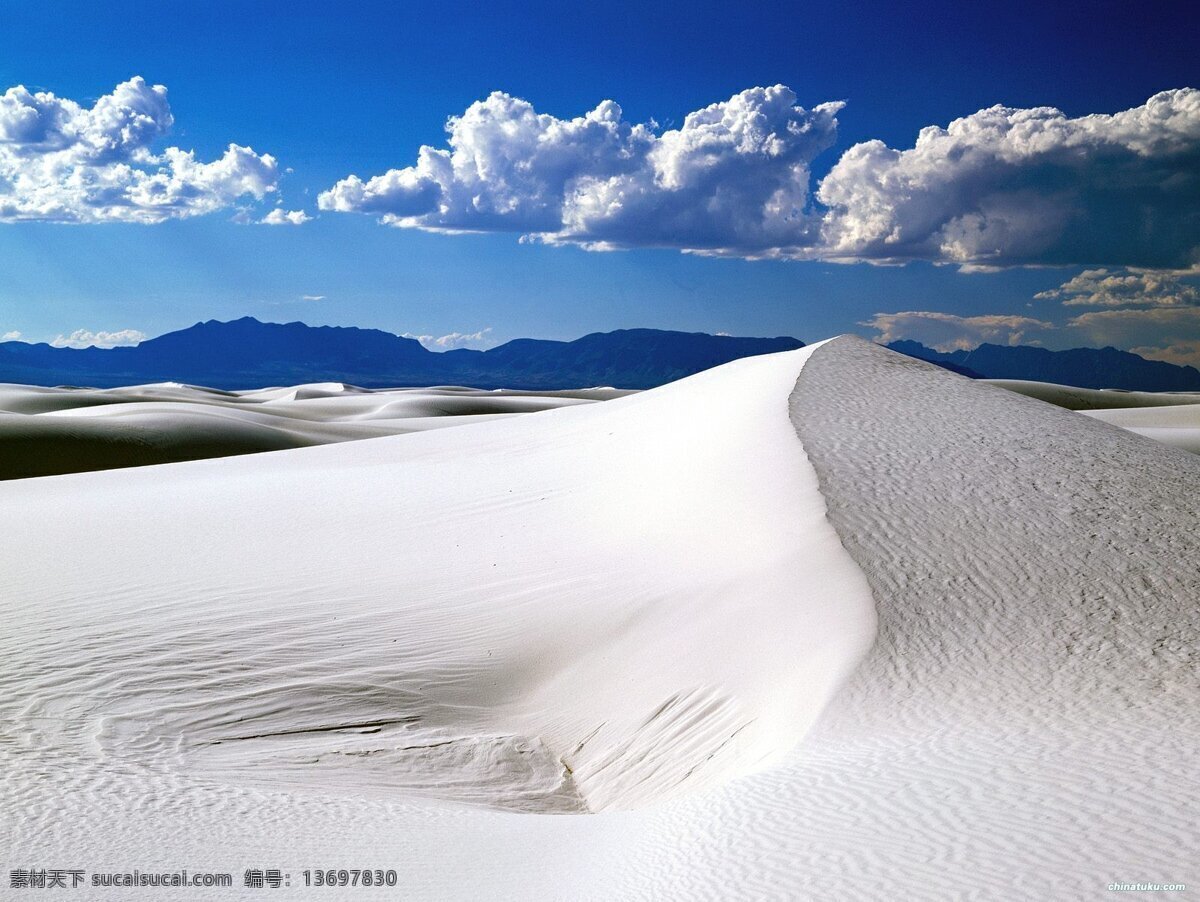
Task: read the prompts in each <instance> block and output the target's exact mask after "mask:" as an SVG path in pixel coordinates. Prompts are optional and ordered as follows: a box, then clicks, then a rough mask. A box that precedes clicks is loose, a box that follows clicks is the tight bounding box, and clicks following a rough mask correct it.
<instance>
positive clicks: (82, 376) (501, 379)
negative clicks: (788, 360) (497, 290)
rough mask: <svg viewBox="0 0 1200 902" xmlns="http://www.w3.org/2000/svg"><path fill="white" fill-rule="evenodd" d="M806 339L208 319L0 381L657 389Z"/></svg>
mask: <svg viewBox="0 0 1200 902" xmlns="http://www.w3.org/2000/svg"><path fill="white" fill-rule="evenodd" d="M800 347H803V342H800V341H797V340H796V339H794V338H734V337H730V336H725V335H706V334H704V333H700V332H696V333H690V332H664V331H660V330H657V329H621V330H618V331H616V332H597V333H594V334H592V335H585V336H584V337H583V338H580V339H577V340H575V341H541V340H536V339H531V338H523V339H518V340H516V341H510V342H508V343H507V344H503V345H500V346H499V347H496V348H492V349H490V350H487V351H475V350H467V349H458V350H454V351H445V352H440V353H435V352H433V351H430V350H428V349H427V348H425V347H424V346H423V345H422V344H421V343H420V342H418V341H416V340H414V339H411V338H401V337H400V336H397V335H392V334H391V333H389V332H382V331H380V330H378V329H357V328H349V327H340V326H308V325H305V324H304V323H286V324H280V323H263V322H259V321H258V320H256V319H254V318H253V317H248V316H247V317H243V318H242V319H239V320H234V321H232V322H217V321H216V320H209V321H208V322H204V323H197V324H196V325H194V326H192V327H190V328H187V329H182V330H180V331H178V332H170V333H168V334H166V335H162V336H159V337H158V338H152V339H149V340H147V341H143V342H142V343H141V344H138V345H135V346H133V347H122V348H107V349H106V348H83V349H77V348H55V347H52V346H50V345H47V344H36V345H34V344H26V343H23V342H11V341H10V342H5V343H2V344H0V382H20V383H25V384H30V385H87V386H92V387H96V388H108V387H113V386H118V385H134V384H138V383H144V382H166V381H172V382H187V383H195V384H199V385H206V386H209V387H211V388H224V389H239V388H257V387H261V386H265V385H295V384H298V383H303V382H334V381H336V382H349V383H352V384H354V385H361V386H364V387H379V386H423V385H449V384H453V385H470V386H474V387H478V388H500V387H504V388H515V389H542V390H544V389H557V388H579V387H584V386H593V385H611V386H614V387H616V388H651V387H653V386H656V385H662V384H664V383H666V382H671V381H673V380H675V379H680V378H682V377H684V376H690V375H691V374H693V373H698V372H700V371H701V370H705V369H708V368H710V367H714V366H717V365H719V364H722V363H728V362H729V361H731V360H736V359H737V358H739V357H750V356H754V355H756V354H769V353H772V352H775V351H786V350H791V349H794V348H800Z"/></svg>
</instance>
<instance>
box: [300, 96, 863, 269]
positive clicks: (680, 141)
mask: <svg viewBox="0 0 1200 902" xmlns="http://www.w3.org/2000/svg"><path fill="white" fill-rule="evenodd" d="M840 108H841V104H840V103H827V104H823V105H821V106H818V107H816V108H815V109H813V110H811V111H809V110H805V109H803V108H801V107H799V106H797V105H796V96H795V94H794V93H793V92H792V91H791V90H790V89H788V88H786V87H784V86H783V85H776V86H774V87H771V88H752V89H750V90H747V91H743V92H741V93H740V94H736V95H734V96H733V97H731V98H730V99H729V100H727V101H725V102H723V103H715V104H713V105H711V106H709V107H706V108H705V109H702V110H698V111H696V112H694V113H691V114H689V115H688V116H687V117H686V118H685V119H684V122H683V124H682V125H681V126H680V127H679V128H678V129H671V130H667V131H662V132H661V133H659V132H658V131H657V129H656V127H655V125H654V124H653V123H649V124H633V123H629V122H627V121H625V119H624V118H623V114H622V111H621V107H620V106H618V105H617V104H616V103H614V102H613V101H611V100H606V101H604V102H603V103H601V104H600V105H599V106H597V107H596V108H595V109H594V110H592V111H591V112H589V113H587V114H585V115H583V116H580V117H578V118H575V119H559V118H556V117H554V116H550V115H547V114H544V113H538V112H537V111H536V110H535V109H534V108H533V106H532V105H531V104H529V103H528V102H527V101H524V100H521V99H519V98H516V97H512V96H510V95H508V94H503V93H499V92H497V93H493V94H492V95H490V96H489V97H488V98H487V99H486V100H482V101H479V102H477V103H474V104H472V105H471V106H470V107H469V108H468V109H467V110H466V112H465V113H463V114H462V115H461V116H455V117H452V118H451V119H450V120H449V121H448V123H447V126H446V129H447V132H448V133H449V145H450V146H449V149H438V148H433V147H429V146H425V147H422V148H421V149H420V151H419V152H418V154H417V162H416V163H415V164H414V165H413V166H409V167H407V168H404V169H393V170H391V171H389V172H386V173H384V174H383V175H379V176H375V177H374V178H371V179H369V180H367V181H363V180H362V179H360V178H359V177H357V176H353V175H352V176H349V177H348V178H346V179H343V180H342V181H340V182H338V183H337V184H336V185H334V186H333V188H331V189H330V190H329V191H326V192H324V193H323V194H321V195H320V197H319V198H318V205H319V206H320V208H321V209H323V210H334V211H339V212H358V213H369V214H373V215H377V216H379V217H380V219H381V221H383V222H385V223H387V224H389V225H394V226H400V227H404V228H419V229H427V230H431V231H452V232H453V231H514V232H520V233H523V234H526V235H530V236H534V237H536V238H538V239H539V240H544V241H548V242H555V243H563V242H567V243H575V244H581V245H584V246H587V247H591V248H595V249H604V248H611V247H634V246H662V247H674V248H680V249H684V250H696V251H702V252H710V253H731V254H739V255H745V256H754V255H758V254H765V253H773V252H778V250H779V249H780V248H788V247H799V246H803V245H808V244H811V243H812V241H813V240H814V235H815V228H816V226H817V224H818V222H819V220H818V219H817V218H814V217H813V215H812V211H811V210H810V209H809V206H810V204H809V200H810V198H809V169H808V166H809V162H810V161H811V160H812V159H813V157H815V156H816V155H817V154H818V153H820V152H821V151H822V150H825V149H826V148H828V147H829V146H831V145H832V143H833V141H834V138H835V136H836V130H837V120H836V114H837V111H838V110H839V109H840Z"/></svg>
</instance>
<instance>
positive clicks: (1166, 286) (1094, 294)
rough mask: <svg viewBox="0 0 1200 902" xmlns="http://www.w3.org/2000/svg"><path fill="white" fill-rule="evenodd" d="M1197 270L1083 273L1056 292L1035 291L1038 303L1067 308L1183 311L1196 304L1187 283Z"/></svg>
mask: <svg viewBox="0 0 1200 902" xmlns="http://www.w3.org/2000/svg"><path fill="white" fill-rule="evenodd" d="M1189 277H1191V278H1200V270H1197V271H1191V270H1189V271H1187V272H1183V273H1178V272H1170V271H1157V270H1126V271H1124V272H1111V271H1109V270H1107V269H1085V270H1084V271H1083V272H1081V273H1080V274H1079V275H1077V276H1074V277H1073V278H1071V279H1069V280H1067V281H1066V282H1064V283H1063V284H1062V285H1060V286H1059V287H1058V288H1052V289H1050V290H1049V291H1039V292H1038V293H1037V294H1035V295H1034V297H1035V298H1036V299H1038V300H1055V299H1061V300H1062V302H1063V304H1064V305H1065V306H1069V307H1124V306H1126V305H1129V304H1139V305H1143V304H1144V305H1149V306H1154V307H1186V306H1190V305H1194V304H1200V289H1197V287H1196V286H1195V285H1194V284H1192V283H1191V282H1189V281H1187V279H1188V278H1189Z"/></svg>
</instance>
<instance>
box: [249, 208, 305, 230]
mask: <svg viewBox="0 0 1200 902" xmlns="http://www.w3.org/2000/svg"><path fill="white" fill-rule="evenodd" d="M258 222H259V225H272V226H277V225H294V226H298V225H304V224H305V223H306V222H312V217H311V216H309V215H308V214H307V213H305V212H304V211H303V210H284V209H283V208H281V207H276V208H275V209H274V210H272V211H271V212H270V213H268V214H267V215H266V216H264V217H263V218H262V219H260V220H259V221H258Z"/></svg>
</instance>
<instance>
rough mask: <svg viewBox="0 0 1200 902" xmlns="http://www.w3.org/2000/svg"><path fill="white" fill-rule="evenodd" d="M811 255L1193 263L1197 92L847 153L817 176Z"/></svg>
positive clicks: (995, 114) (1004, 120) (977, 118)
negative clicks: (816, 236) (819, 209)
mask: <svg viewBox="0 0 1200 902" xmlns="http://www.w3.org/2000/svg"><path fill="white" fill-rule="evenodd" d="M817 197H818V199H819V200H820V202H821V203H822V204H824V205H825V206H827V207H828V208H829V212H828V213H827V215H826V219H825V230H824V237H823V244H824V247H823V249H822V253H823V254H824V255H825V256H829V257H842V258H845V259H858V260H875V261H906V260H913V259H920V260H933V261H937V262H949V263H959V264H970V265H975V266H979V265H983V266H988V265H1005V266H1007V265H1029V264H1035V265H1036V264H1071V263H1107V264H1118V265H1131V266H1147V267H1184V266H1189V265H1191V264H1192V263H1195V262H1198V261H1200V91H1197V90H1195V89H1190V88H1185V89H1180V90H1175V91H1164V92H1162V93H1160V94H1156V95H1154V96H1153V97H1151V98H1150V99H1149V100H1147V101H1146V103H1145V104H1143V105H1142V106H1139V107H1135V108H1133V109H1130V110H1125V111H1123V112H1119V113H1116V114H1113V115H1099V114H1098V115H1091V116H1083V117H1081V118H1077V119H1071V118H1068V117H1067V115H1066V114H1064V113H1063V112H1061V111H1059V110H1056V109H1053V108H1050V107H1040V108H1036V109H1012V108H1009V107H1004V106H994V107H991V108H989V109H986V110H980V111H979V112H977V113H973V114H972V115H970V116H966V117H964V118H962V119H957V120H955V121H954V122H951V123H950V125H949V126H948V127H946V128H940V127H937V126H930V127H928V128H925V129H922V130H921V133H920V135H919V136H918V138H917V141H916V145H915V146H914V147H912V148H910V149H908V150H894V149H892V148H890V147H887V146H886V145H885V144H884V143H883V142H881V141H868V142H865V143H862V144H857V145H855V146H854V147H852V148H850V149H849V150H848V151H846V153H845V154H844V155H843V156H842V158H841V159H840V160H839V161H838V163H837V164H836V165H835V166H834V167H833V169H832V170H831V171H830V173H829V175H828V176H827V177H826V178H825V179H824V180H823V181H822V183H821V186H820V189H819V191H818V192H817Z"/></svg>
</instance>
